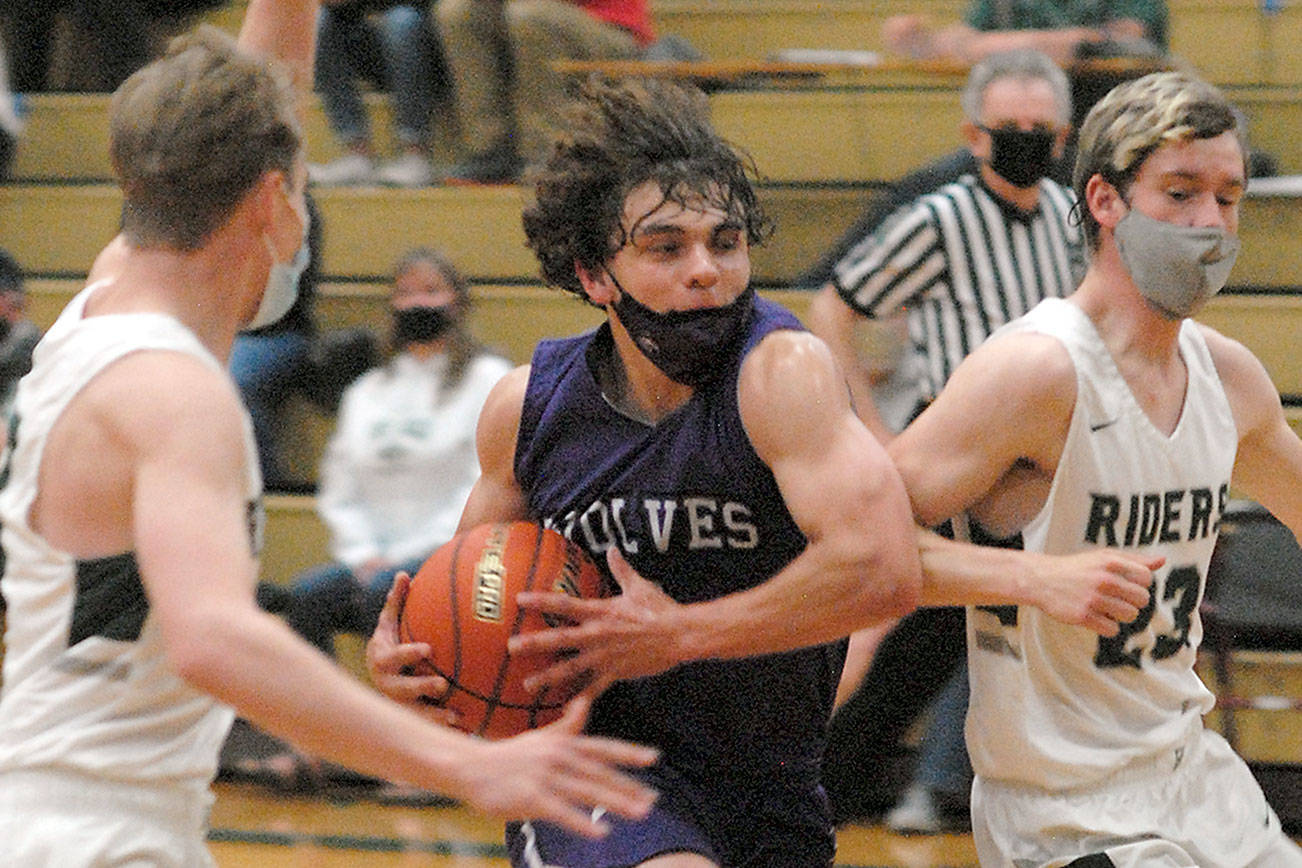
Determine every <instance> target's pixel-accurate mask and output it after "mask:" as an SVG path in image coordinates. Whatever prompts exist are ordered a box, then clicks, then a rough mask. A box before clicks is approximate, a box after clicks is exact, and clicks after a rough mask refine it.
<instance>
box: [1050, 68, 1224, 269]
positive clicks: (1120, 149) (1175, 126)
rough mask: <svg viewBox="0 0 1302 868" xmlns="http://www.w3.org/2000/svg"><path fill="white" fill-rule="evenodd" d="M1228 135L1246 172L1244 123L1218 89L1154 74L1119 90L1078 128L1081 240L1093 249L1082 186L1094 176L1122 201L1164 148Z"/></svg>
mask: <svg viewBox="0 0 1302 868" xmlns="http://www.w3.org/2000/svg"><path fill="white" fill-rule="evenodd" d="M1226 131H1233V132H1234V134H1235V136H1237V137H1238V139H1239V144H1240V147H1241V148H1242V151H1243V158H1244V166H1245V168H1246V166H1247V159H1248V145H1247V138H1246V136H1245V134H1244V130H1243V119H1242V116H1241V115H1240V114H1239V112H1238V111H1237V110H1236V109H1235V108H1234V106H1233V105H1231V104H1230V102H1229V100H1227V99H1226V98H1225V96H1224V94H1222V93H1221V92H1220V91H1219V90H1218V89H1217V88H1215V87H1213V86H1212V85H1211V84H1208V83H1207V82H1205V81H1203V80H1202V79H1200V78H1197V77H1195V76H1192V75H1189V74H1187V73H1182V72H1157V73H1153V74H1151V75H1146V76H1144V77H1143V78H1138V79H1135V80H1134V81H1128V82H1125V83H1123V84H1120V85H1118V86H1116V87H1115V88H1113V89H1112V90H1111V91H1109V92H1108V94H1107V96H1105V97H1103V99H1101V100H1099V102H1098V103H1097V104H1096V105H1095V106H1094V108H1093V109H1091V110H1090V113H1089V115H1088V116H1087V117H1086V118H1085V122H1084V123H1083V124H1082V125H1081V130H1080V138H1079V141H1078V143H1077V150H1076V168H1075V171H1074V172H1073V173H1072V187H1073V188H1074V189H1075V191H1076V199H1077V202H1078V203H1079V204H1078V207H1079V208H1080V214H1081V223H1082V226H1083V227H1084V229H1085V238H1086V240H1087V241H1088V242H1089V245H1090V247H1091V249H1095V248H1097V247H1098V230H1099V224H1098V221H1097V220H1095V219H1094V217H1093V215H1091V214H1090V211H1089V207H1088V205H1086V204H1084V203H1085V186H1086V185H1087V184H1088V183H1089V180H1090V178H1092V177H1094V176H1095V175H1099V176H1101V177H1102V178H1103V180H1105V181H1107V182H1108V183H1109V184H1112V185H1113V186H1114V187H1116V188H1117V191H1118V192H1120V193H1121V195H1122V196H1123V197H1124V196H1125V195H1126V193H1127V192H1128V190H1129V188H1130V184H1131V182H1132V181H1133V180H1134V179H1135V175H1136V174H1138V172H1139V169H1140V167H1141V166H1142V165H1143V164H1144V161H1145V160H1146V159H1148V156H1149V154H1151V153H1153V152H1154V151H1156V150H1157V149H1158V148H1159V147H1160V146H1161V145H1163V144H1165V143H1167V142H1180V141H1188V140H1191V139H1211V138H1215V137H1216V136H1219V135H1220V134H1222V133H1224V132H1226Z"/></svg>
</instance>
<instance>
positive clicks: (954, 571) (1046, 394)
mask: <svg viewBox="0 0 1302 868" xmlns="http://www.w3.org/2000/svg"><path fill="white" fill-rule="evenodd" d="M1075 403H1076V379H1075V369H1074V367H1073V366H1072V364H1071V360H1070V358H1069V357H1068V356H1067V352H1066V350H1065V349H1064V348H1063V347H1062V345H1061V344H1059V343H1058V342H1057V341H1056V340H1054V339H1052V338H1049V337H1045V336H1043V335H1034V334H1016V335H1011V336H1005V337H1002V338H996V339H994V340H991V341H989V342H987V343H985V344H983V345H982V346H981V347H979V348H978V349H977V350H976V351H975V352H974V353H972V354H971V355H970V356H968V357H967V359H965V360H964V361H963V363H962V364H961V365H959V367H958V369H957V370H956V371H955V372H954V374H953V376H952V377H951V378H950V380H949V382H948V383H947V384H946V386H945V388H944V389H943V390H942V391H941V394H940V395H939V397H938V398H937V399H936V401H935V402H934V403H932V405H931V406H930V407H928V408H927V410H926V412H924V413H923V414H922V415H921V416H919V417H918V418H917V420H915V421H914V423H913V424H912V425H910V426H909V427H908V428H907V429H905V431H904V432H903V433H902V434H901V435H900V436H899V437H897V438H896V439H895V440H893V441H892V442H891V444H890V447H889V451H890V453H891V457H892V458H893V459H894V460H895V463H896V465H897V466H898V467H899V469H900V474H901V475H902V476H903V478H904V481H905V486H906V487H907V488H908V491H909V498H910V500H911V501H912V504H913V511H914V514H915V515H916V516H917V518H918V521H919V523H920V524H924V525H926V526H928V527H931V526H935V525H936V524H939V523H940V522H942V521H944V520H945V519H947V518H950V517H952V516H956V515H959V514H961V513H963V512H970V513H971V514H972V515H973V516H974V517H975V518H976V519H978V520H979V521H980V522H981V523H982V524H983V525H984V526H985V527H986V528H988V529H990V530H991V531H992V532H994V533H997V534H1000V535H1011V534H1013V533H1016V532H1017V531H1019V530H1020V529H1021V528H1022V526H1023V525H1024V524H1025V523H1026V522H1027V521H1028V520H1029V519H1030V518H1031V517H1032V516H1034V515H1035V513H1037V512H1038V511H1039V509H1040V507H1041V506H1042V505H1043V503H1044V498H1045V495H1046V493H1047V492H1048V486H1049V484H1050V483H1051V482H1052V480H1053V475H1054V472H1055V471H1056V468H1057V466H1058V460H1059V457H1060V456H1061V451H1062V444H1063V442H1064V441H1065V439H1066V436H1067V430H1068V427H1069V426H1070V424H1071V417H1072V412H1073V408H1074V407H1075ZM1028 420H1033V421H1028ZM919 545H920V548H921V551H922V562H923V569H924V573H925V577H926V580H925V582H924V584H923V594H922V596H923V602H924V604H927V605H946V604H977V605H981V604H1004V603H1016V604H1022V605H1032V606H1037V607H1038V608H1041V609H1043V610H1045V611H1046V612H1048V613H1049V614H1050V615H1053V616H1054V617H1056V618H1059V619H1060V620H1064V621H1067V622H1069V623H1073V624H1079V625H1082V626H1086V627H1088V628H1090V629H1092V630H1095V631H1096V632H1099V633H1102V634H1104V635H1112V634H1114V633H1115V632H1116V630H1117V624H1118V623H1125V622H1127V621H1130V620H1131V619H1133V618H1134V617H1135V615H1136V614H1137V613H1138V610H1139V608H1140V607H1142V606H1143V605H1144V604H1145V603H1146V602H1147V600H1148V587H1149V585H1150V584H1151V583H1152V575H1151V571H1152V570H1153V569H1155V568H1156V567H1157V566H1159V565H1160V561H1154V560H1153V559H1146V558H1138V557H1136V556H1134V555H1130V554H1125V553H1122V552H1118V551H1112V550H1094V551H1088V552H1082V553H1079V554H1075V555H1070V556H1048V555H1042V554H1036V553H1032V552H1021V551H1012V550H1008V549H996V548H984V547H973V546H969V545H965V544H959V543H955V542H952V541H949V540H944V539H941V538H940V537H937V536H936V535H934V534H931V533H928V532H922V535H921V539H920V543H919Z"/></svg>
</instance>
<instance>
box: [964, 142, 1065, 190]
mask: <svg viewBox="0 0 1302 868" xmlns="http://www.w3.org/2000/svg"><path fill="white" fill-rule="evenodd" d="M981 129H983V130H985V131H986V132H987V133H989V134H990V139H991V150H990V168H991V169H993V170H994V173H995V174H996V175H998V176H999V177H1001V178H1003V179H1004V180H1005V181H1007V182H1008V183H1010V184H1012V185H1013V186H1014V187H1021V188H1023V189H1025V188H1027V187H1034V186H1035V185H1036V184H1037V183H1038V182H1039V180H1040V179H1041V178H1043V177H1044V176H1045V175H1047V174H1049V169H1051V168H1052V167H1053V138H1054V136H1053V132H1052V131H1050V130H1013V129H994V130H992V129H988V128H986V127H982V128H981Z"/></svg>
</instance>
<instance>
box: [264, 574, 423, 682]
mask: <svg viewBox="0 0 1302 868" xmlns="http://www.w3.org/2000/svg"><path fill="white" fill-rule="evenodd" d="M424 562H425V558H416V559H414V560H411V561H407V562H405V563H401V564H397V565H395V566H394V567H392V568H391V569H387V570H380V571H379V572H377V573H376V574H375V575H374V576H372V577H371V580H370V582H369V583H368V584H366V585H365V586H363V585H360V584H359V583H358V582H357V579H356V578H354V577H353V572H352V570H350V569H349V568H348V567H347V566H346V565H344V564H341V563H339V562H338V561H335V562H332V563H328V564H322V565H321V566H319V567H312V568H311V569H308V570H304V571H303V572H302V573H300V574H299V576H298V577H297V578H296V579H294V584H293V585H292V586H291V587H290V593H291V595H292V596H291V599H290V603H289V608H288V609H287V610H286V611H285V621H286V623H288V624H289V626H290V627H291V628H293V630H294V632H296V633H298V634H299V635H300V636H302V637H303V638H304V639H306V640H307V641H309V642H311V643H312V644H313V645H315V646H316V647H318V648H320V649H321V650H322V651H324V652H325V653H326V654H328V655H330V656H331V657H333V656H334V653H335V634H336V633H357V634H360V635H362V636H370V635H371V633H373V632H374V631H375V624H376V622H377V621H379V619H380V610H381V609H383V608H384V598H385V596H386V595H387V594H388V593H389V588H390V587H391V586H392V585H393V577H394V576H395V575H396V574H397V573H398V572H400V571H405V572H408V573H410V574H411V575H413V576H414V575H416V571H417V570H419V569H420V567H421V564H423V563H424Z"/></svg>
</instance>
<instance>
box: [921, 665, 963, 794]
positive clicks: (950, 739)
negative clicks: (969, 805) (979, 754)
mask: <svg viewBox="0 0 1302 868" xmlns="http://www.w3.org/2000/svg"><path fill="white" fill-rule="evenodd" d="M967 699H968V681H967V666H966V665H963V666H960V667H959V668H958V669H957V670H955V672H954V674H953V675H951V676H950V677H949V680H948V681H947V682H945V686H944V687H942V688H941V690H940V693H939V694H938V695H937V696H936V699H935V702H934V704H933V705H932V709H931V721H930V722H929V723H928V725H927V729H926V731H925V732H924V733H923V736H922V741H921V743H920V744H919V745H918V767H917V769H916V770H915V771H914V774H913V779H914V781H915V782H917V783H919V784H922V785H923V786H924V787H926V788H927V789H929V790H931V791H932V792H937V793H944V794H946V795H951V796H955V797H958V798H963V799H966V798H967V793H968V790H969V789H971V787H972V766H971V764H970V763H969V762H968V756H967V744H966V743H965V742H964V740H963V724H964V722H965V721H966V719H967Z"/></svg>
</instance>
